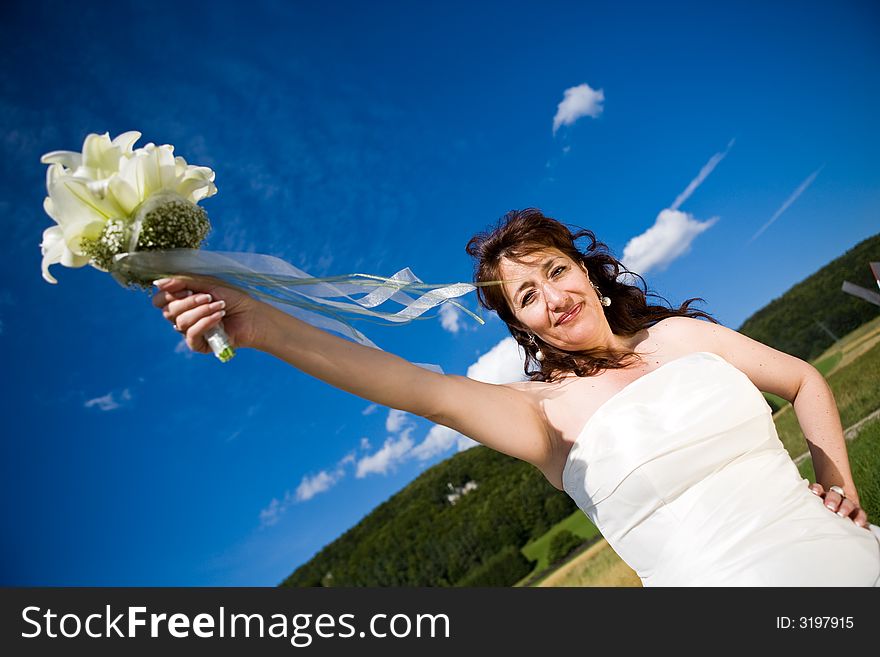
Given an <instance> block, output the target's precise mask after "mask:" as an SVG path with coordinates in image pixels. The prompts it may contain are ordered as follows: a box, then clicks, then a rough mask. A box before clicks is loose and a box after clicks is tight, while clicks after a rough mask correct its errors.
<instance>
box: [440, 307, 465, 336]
mask: <svg viewBox="0 0 880 657" xmlns="http://www.w3.org/2000/svg"><path fill="white" fill-rule="evenodd" d="M460 317H461V313H460V312H459V311H458V309H457V308H456V307H455V306H453V305H452V304H449V303H444V304H443V305H442V306H440V325H441V326H442V327H443V329H444V330H446V331H449V332H450V333H458V331H459V329H461V328H462V325H461V324H459V321H458V320H459V318H460Z"/></svg>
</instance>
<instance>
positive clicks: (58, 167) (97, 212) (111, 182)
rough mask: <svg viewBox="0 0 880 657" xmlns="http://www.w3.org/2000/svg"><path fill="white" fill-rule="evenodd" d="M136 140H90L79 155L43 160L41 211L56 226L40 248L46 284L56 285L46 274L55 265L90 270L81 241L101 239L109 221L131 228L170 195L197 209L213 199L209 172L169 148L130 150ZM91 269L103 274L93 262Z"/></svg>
mask: <svg viewBox="0 0 880 657" xmlns="http://www.w3.org/2000/svg"><path fill="white" fill-rule="evenodd" d="M140 137H141V133H140V132H137V131H130V132H124V133H122V134H120V135H118V136H117V137H116V138H115V139H112V140H111V139H110V135H109V133H106V132H105V133H104V134H101V135H99V134H90V135H88V136H87V137H86V138H85V141H84V142H83V148H82V152H80V153H76V152H73V151H52V152H51V153H46V154H45V155H43V157H42V158H41V161H42V162H43V163H44V164H48V165H49V169H48V171H47V172H46V189H47V191H48V194H49V195H48V197H46V200H45V201H44V203H43V207H44V209H45V210H46V214H48V215H49V216H50V217H51V218H52V219H54V220H55V222H56V223H57V226H53V227H51V228H49V229H47V230H46V231H44V233H43V241H42V243H41V244H40V247H41V251H42V254H43V263H42V271H43V278H44V279H45V280H46V281H47V282H49V283H57V281H56V280H55V278H54V277H53V276H52V275H51V274H50V273H49V267H50V266H51V265H53V264H62V265H64V266H66V267H82V266H84V265H86V264H89V262H90V259H89V257H88V256H87V255H86V254H85V253H84V252H83V248H82V241H83V240H84V239H88V240H97V239H98V238H100V236H101V234H102V231H103V230H104V228H105V226H106V225H107V223H108V222H109V221H111V220H121V221H122V222H125V223H129V222H130V221H131V220H132V218H133V215H134V214H135V213H136V212H137V211H138V209H139V208H141V207H143V206H144V203H145V202H146V201H147V200H148V199H150V198H151V197H153V196H155V195H157V194H162V195H166V194H168V193H173V194H175V195H177V196H179V197H180V198H182V199H184V200H186V201H188V202H189V203H193V204H196V203H198V202H199V201H200V200H202V199H204V198H207V197H208V196H212V195H214V194H216V193H217V187H216V186H215V185H214V172H213V171H212V170H211V169H209V168H208V167H198V166H192V165H189V164H187V162H186V160H184V159H183V158H182V157H174V147H173V146H171V145H167V144H166V145H162V146H156V145H155V144H147V145H146V146H144V147H143V148H138V149H134V148H133V147H134V144H135V142H137V140H138V139H140ZM117 223H118V221H117ZM91 264H92V265H93V266H96V267H98V268H99V269H103V268H102V267H100V266H98V265H97V264H96V263H95V262H94V261H92V262H91Z"/></svg>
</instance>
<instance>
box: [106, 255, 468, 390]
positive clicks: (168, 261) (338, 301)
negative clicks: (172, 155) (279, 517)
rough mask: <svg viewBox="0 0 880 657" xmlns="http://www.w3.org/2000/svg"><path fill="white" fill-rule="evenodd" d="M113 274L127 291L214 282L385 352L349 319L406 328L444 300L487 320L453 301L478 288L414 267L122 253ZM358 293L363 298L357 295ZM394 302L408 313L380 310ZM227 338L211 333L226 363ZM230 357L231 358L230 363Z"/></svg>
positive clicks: (261, 257) (427, 365)
mask: <svg viewBox="0 0 880 657" xmlns="http://www.w3.org/2000/svg"><path fill="white" fill-rule="evenodd" d="M111 273H112V274H113V277H114V278H115V279H116V280H117V281H118V282H119V283H120V284H121V285H123V286H126V287H127V286H128V284H129V283H130V282H131V281H132V280H141V281H153V280H155V279H157V278H170V277H174V276H178V277H180V276H185V275H186V274H195V275H199V276H208V277H212V278H215V279H217V280H219V281H221V282H222V283H223V284H225V285H227V286H229V287H233V288H235V289H237V290H239V291H241V292H244V293H246V294H249V295H250V296H252V297H254V298H256V299H258V300H261V301H265V302H267V303H269V304H271V305H273V306H275V307H276V308H279V309H280V310H282V311H284V312H286V313H288V314H290V315H292V316H294V317H296V318H297V319H300V320H302V321H304V322H307V323H309V324H311V325H312V326H315V327H318V328H322V329H325V330H329V331H333V332H336V333H339V334H341V335H343V336H345V337H347V338H349V339H352V340H354V341H356V342H358V343H360V344H363V345H366V346H368V347H372V348H374V349H379V347H378V346H377V345H376V344H375V343H374V342H373V341H372V340H370V339H369V338H368V337H367V336H365V335H364V334H363V333H361V332H360V331H358V330H357V329H356V328H354V327H353V326H352V325H351V323H350V320H351V319H354V318H358V319H363V320H366V321H371V322H376V323H389V322H390V323H395V324H405V323H409V322H411V321H413V320H415V319H419V318H421V319H427V318H422V317H421V316H422V315H423V314H424V313H425V312H426V311H428V310H430V309H431V308H434V307H436V306H438V305H440V304H442V303H451V304H452V305H454V306H456V307H457V308H459V309H460V310H461V311H462V312H464V313H466V314H468V315H470V316H471V317H473V318H474V319H475V320H477V321H478V322H479V323H480V324H484V323H485V322H484V320H483V319H482V318H481V317H478V316H477V315H475V314H474V313H473V312H471V311H470V310H468V309H467V308H465V307H464V306H462V305H461V304H459V303H457V302H455V301H453V299H454V298H456V297H460V296H462V295H464V294H467V293H468V292H471V291H473V290H475V289H476V288H475V286H474V285H471V284H470V283H452V284H428V283H424V282H423V281H421V280H420V279H419V278H418V277H417V276H416V275H415V274H413V272H412V271H411V270H410V269H409V267H407V268H405V269H402V270H400V271H399V272H397V273H396V274H394V275H393V276H391V277H390V278H386V277H383V276H376V275H372V274H359V273H355V274H346V275H342V276H327V277H320V278H319V277H313V276H310V275H309V274H307V273H306V272H304V271H302V270H301V269H298V268H297V267H294V266H293V265H291V264H290V263H288V262H286V261H284V260H282V259H280V258H276V257H274V256H269V255H263V254H259V253H246V252H227V251H205V250H201V249H169V250H164V251H136V252H133V253H122V254H119V255H117V256H115V258H114V266H113V268H112V271H111ZM408 293H412V294H413V295H416V296H410V294H408ZM354 295H360V296H357V297H356V298H355V296H354ZM390 301H393V302H396V303H398V304H400V305H401V306H403V308H401V309H400V310H397V311H395V312H390V311H381V310H377V309H376V308H377V307H378V306H380V305H382V304H383V303H386V302H390ZM218 328H220V327H218ZM220 330H221V331H222V328H220ZM223 336H225V334H223V335H221V336H219V337H216V336H215V337H214V338H213V343H212V337H211V336H206V339H207V340H208V343H209V344H211V348H212V350H214V353H215V355H217V356H218V358H220V359H221V360H224V358H223V357H222V356H221V353H222V352H223V350H224V349H229V350H231V349H232V346H231V345H230V344H229V341H228V339H226V340H225V343H224V340H223ZM215 344H216V345H217V347H216V348H215ZM218 349H219V351H220V352H221V353H218ZM227 355H228V354H227ZM230 357H231V355H228V357H227V358H225V360H228V359H229V358H230ZM225 360H224V362H225ZM416 365H419V366H421V367H424V368H426V369H429V370H432V371H435V372H439V373H443V369H442V368H441V367H440V366H438V365H435V364H432V363H416Z"/></svg>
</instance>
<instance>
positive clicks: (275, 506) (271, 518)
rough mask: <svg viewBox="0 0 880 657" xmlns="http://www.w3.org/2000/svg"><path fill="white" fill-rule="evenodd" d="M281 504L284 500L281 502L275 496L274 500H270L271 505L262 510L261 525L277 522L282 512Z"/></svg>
mask: <svg viewBox="0 0 880 657" xmlns="http://www.w3.org/2000/svg"><path fill="white" fill-rule="evenodd" d="M281 506H282V502H279V501H278V499H277V498H275V497H273V498H272V501H271V502H269V506H267V507H266V508H265V509H263V510H262V511H260V526H261V527H269V526H271V525H274V524H276V523H277V522H278V518H279V517H280V516H281V513H282V510H281Z"/></svg>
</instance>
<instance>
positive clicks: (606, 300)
mask: <svg viewBox="0 0 880 657" xmlns="http://www.w3.org/2000/svg"><path fill="white" fill-rule="evenodd" d="M593 289H594V290H596V292H597V293H598V294H599V302H600V303H601V304H602V305H603V306H605V307H606V308H607V307H608V306H610V305H611V298H610V297H606V296H602V293H601V292H599V286H598V285H596V284H595V283H593Z"/></svg>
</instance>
